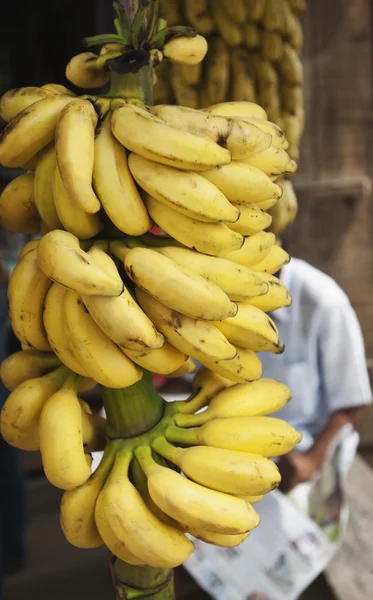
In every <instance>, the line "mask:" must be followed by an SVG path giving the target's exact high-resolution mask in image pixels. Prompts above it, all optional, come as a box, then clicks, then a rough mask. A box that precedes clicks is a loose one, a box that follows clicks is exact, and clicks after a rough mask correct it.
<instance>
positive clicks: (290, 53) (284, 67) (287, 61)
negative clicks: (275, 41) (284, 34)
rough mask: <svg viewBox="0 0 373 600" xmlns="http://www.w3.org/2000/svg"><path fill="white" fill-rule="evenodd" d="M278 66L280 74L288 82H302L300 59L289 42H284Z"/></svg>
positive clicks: (295, 83)
mask: <svg viewBox="0 0 373 600" xmlns="http://www.w3.org/2000/svg"><path fill="white" fill-rule="evenodd" d="M278 67H279V70H280V73H281V75H282V76H283V78H284V79H285V80H286V82H287V83H288V84H291V85H297V84H301V83H303V65H302V61H301V60H300V58H299V56H298V54H297V52H296V50H294V48H293V47H292V46H290V44H287V43H285V44H284V52H283V56H282V59H281V61H280V62H279V64H278Z"/></svg>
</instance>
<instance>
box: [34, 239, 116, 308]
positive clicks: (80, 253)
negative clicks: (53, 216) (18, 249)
mask: <svg viewBox="0 0 373 600" xmlns="http://www.w3.org/2000/svg"><path fill="white" fill-rule="evenodd" d="M37 253H38V262H39V266H40V268H41V269H42V271H43V272H44V273H45V274H46V275H47V276H48V277H49V278H50V279H52V280H53V281H57V282H58V283H61V284H62V285H64V286H65V287H68V288H71V289H73V290H76V291H77V292H79V294H88V295H99V296H120V294H121V293H122V292H123V289H124V284H123V282H122V280H121V279H120V277H119V275H118V276H117V277H113V276H109V275H107V274H106V273H105V272H104V271H103V270H102V269H101V268H100V267H99V266H98V265H96V264H95V262H94V260H93V259H92V258H91V257H90V256H89V255H88V254H87V252H84V250H82V249H81V248H80V246H79V240H78V238H76V237H75V236H74V235H72V234H71V233H68V232H67V231H61V230H60V229H56V230H54V231H50V232H49V233H47V234H46V235H44V236H43V238H42V239H41V240H40V242H39V245H38V248H37ZM26 256H27V255H26Z"/></svg>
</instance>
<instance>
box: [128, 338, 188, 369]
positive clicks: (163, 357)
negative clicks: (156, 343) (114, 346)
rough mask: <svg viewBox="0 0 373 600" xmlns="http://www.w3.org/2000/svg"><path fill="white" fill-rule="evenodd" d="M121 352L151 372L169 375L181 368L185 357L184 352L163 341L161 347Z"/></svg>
mask: <svg viewBox="0 0 373 600" xmlns="http://www.w3.org/2000/svg"><path fill="white" fill-rule="evenodd" d="M122 350H123V352H124V353H125V354H126V355H127V356H128V357H129V358H130V359H131V360H132V361H133V362H135V363H136V364H138V365H140V367H142V368H143V369H146V370H147V371H150V372H151V373H158V374H159V375H167V376H170V373H171V374H172V373H174V372H175V371H176V370H177V369H180V368H182V366H183V365H184V364H185V361H186V359H187V356H186V354H184V353H183V352H180V350H178V349H177V348H175V346H172V344H169V343H168V342H165V343H164V344H163V346H162V348H156V349H151V348H144V349H143V350H128V349H127V348H122Z"/></svg>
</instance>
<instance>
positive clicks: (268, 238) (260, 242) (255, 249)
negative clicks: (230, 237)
mask: <svg viewBox="0 0 373 600" xmlns="http://www.w3.org/2000/svg"><path fill="white" fill-rule="evenodd" d="M275 241H276V237H275V235H274V234H273V233H269V232H267V231H260V232H259V233H256V234H255V235H250V236H248V237H245V242H244V244H243V246H242V247H241V248H240V249H239V250H235V251H234V252H229V253H228V254H226V256H225V258H227V259H228V260H231V261H232V262H235V263H238V264H239V265H243V266H247V267H251V265H255V264H256V263H258V262H260V261H261V260H263V259H264V258H265V257H266V256H267V254H269V252H270V250H271V248H272V246H274V244H275Z"/></svg>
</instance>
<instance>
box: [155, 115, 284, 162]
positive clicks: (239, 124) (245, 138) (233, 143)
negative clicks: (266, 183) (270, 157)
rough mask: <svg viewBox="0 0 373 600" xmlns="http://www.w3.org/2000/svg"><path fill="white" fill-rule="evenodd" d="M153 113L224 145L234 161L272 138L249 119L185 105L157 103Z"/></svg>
mask: <svg viewBox="0 0 373 600" xmlns="http://www.w3.org/2000/svg"><path fill="white" fill-rule="evenodd" d="M151 110H152V112H153V113H154V114H155V115H156V116H157V117H159V118H161V119H163V120H164V121H165V122H166V123H168V124H169V125H171V126H174V127H183V128H185V129H186V130H187V131H189V132H191V133H194V134H197V135H205V136H207V137H209V138H211V140H213V141H214V142H216V143H218V144H219V145H220V146H223V148H227V149H228V150H229V152H230V153H231V155H232V158H233V159H234V160H240V159H242V158H245V157H247V156H250V155H251V154H252V153H257V152H262V151H263V150H265V149H267V148H269V146H270V145H271V141H272V138H271V136H270V135H269V134H268V133H265V132H264V131H262V130H261V129H259V127H256V125H253V124H252V123H250V122H248V121H240V120H239V119H231V118H230V117H221V116H219V115H214V114H212V113H208V112H205V111H202V110H195V109H193V108H187V107H185V106H172V105H158V106H154V107H153V108H152V109H151Z"/></svg>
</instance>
